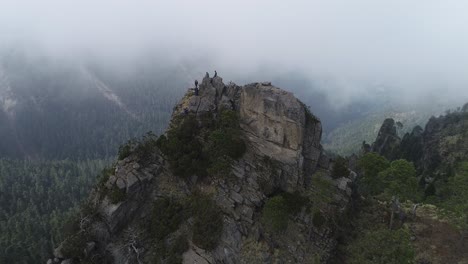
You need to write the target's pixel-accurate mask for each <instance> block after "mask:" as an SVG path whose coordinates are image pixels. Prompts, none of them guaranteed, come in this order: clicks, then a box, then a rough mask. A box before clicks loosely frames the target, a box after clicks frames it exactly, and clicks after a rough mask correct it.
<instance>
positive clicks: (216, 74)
mask: <svg viewBox="0 0 468 264" xmlns="http://www.w3.org/2000/svg"><path fill="white" fill-rule="evenodd" d="M217 76H218V73H217V72H216V70H215V75H214V76H213V78H215V77H217Z"/></svg>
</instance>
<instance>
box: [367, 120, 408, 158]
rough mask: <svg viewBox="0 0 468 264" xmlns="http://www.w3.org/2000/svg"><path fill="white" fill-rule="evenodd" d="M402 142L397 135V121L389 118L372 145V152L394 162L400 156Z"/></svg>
mask: <svg viewBox="0 0 468 264" xmlns="http://www.w3.org/2000/svg"><path fill="white" fill-rule="evenodd" d="M400 142H401V139H400V137H398V134H397V129H396V126H395V120H393V118H387V119H385V121H384V122H383V124H382V126H381V127H380V130H379V134H378V135H377V138H376V139H375V142H374V143H373V144H372V151H373V152H376V153H378V154H380V155H382V156H384V157H386V158H387V159H390V160H393V159H395V158H397V157H398V156H399V147H400Z"/></svg>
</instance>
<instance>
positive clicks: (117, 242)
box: [56, 76, 354, 263]
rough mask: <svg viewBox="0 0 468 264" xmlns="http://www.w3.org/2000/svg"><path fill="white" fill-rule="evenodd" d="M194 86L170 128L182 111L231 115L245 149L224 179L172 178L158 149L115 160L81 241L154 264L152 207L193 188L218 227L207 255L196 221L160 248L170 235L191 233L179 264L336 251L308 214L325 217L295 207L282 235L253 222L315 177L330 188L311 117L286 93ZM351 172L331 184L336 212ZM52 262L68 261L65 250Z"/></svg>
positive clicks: (329, 229)
mask: <svg viewBox="0 0 468 264" xmlns="http://www.w3.org/2000/svg"><path fill="white" fill-rule="evenodd" d="M199 88H200V90H199V95H198V96H196V95H195V93H194V91H193V90H189V91H188V92H187V94H186V95H185V96H184V98H182V100H181V101H180V103H179V104H177V105H176V106H175V108H174V113H173V119H172V122H171V124H170V126H169V127H170V128H175V127H177V120H179V119H180V118H182V119H183V118H184V117H185V116H188V115H193V116H195V117H196V118H197V120H198V121H199V124H200V125H203V119H204V118H207V117H209V118H216V116H217V115H218V114H219V113H220V111H221V110H222V109H230V110H234V111H236V112H237V113H238V115H239V117H240V120H239V126H240V129H241V131H242V136H243V138H244V141H245V143H246V146H247V150H246V152H245V154H244V155H243V156H242V157H241V158H239V159H237V160H233V161H232V163H231V164H230V172H231V175H230V176H229V177H210V178H208V179H207V178H205V179H204V180H197V179H198V178H201V177H198V176H202V175H193V177H191V178H190V179H181V178H178V177H176V176H175V175H174V174H173V172H172V171H171V168H170V166H169V164H168V163H167V162H166V160H165V158H164V155H163V154H162V153H160V151H159V150H158V149H157V148H156V149H154V151H153V152H152V154H151V155H152V156H153V157H152V158H151V162H150V163H148V164H146V165H143V164H144V163H143V162H141V161H140V160H139V159H138V158H137V157H136V156H134V155H130V156H129V157H128V158H126V159H124V160H121V161H118V162H117V164H116V167H115V173H114V174H113V175H111V176H110V177H109V178H108V179H107V180H106V181H105V182H104V184H103V186H102V187H100V188H97V189H96V190H95V191H94V193H93V194H92V195H91V197H90V201H91V204H94V205H95V210H97V213H95V215H98V216H99V217H94V218H93V220H92V221H90V222H89V223H88V224H87V231H86V232H87V233H89V234H90V235H89V236H88V237H87V238H86V240H87V241H86V242H87V243H88V245H90V244H89V243H94V244H92V245H93V248H92V249H89V250H88V251H94V252H95V253H96V255H99V256H103V255H105V256H106V259H108V262H109V263H150V262H152V261H154V257H155V256H158V254H160V252H159V251H158V250H160V249H158V248H157V247H155V245H154V238H153V237H151V235H150V232H148V228H147V225H148V223H151V217H152V213H151V212H152V206H153V203H154V201H156V200H158V199H163V198H168V199H175V200H177V199H180V200H184V199H187V198H188V197H189V196H190V195H191V194H192V193H193V192H194V191H195V190H196V191H197V192H203V193H208V194H210V195H211V197H212V199H213V201H214V202H215V204H216V205H217V206H218V207H219V208H220V210H221V212H222V219H223V221H222V222H223V229H222V233H221V236H220V239H219V242H218V244H217V246H216V247H215V248H214V249H212V250H209V251H207V250H203V249H201V248H199V247H198V246H197V245H195V243H193V241H192V240H191V239H190V233H191V231H190V230H191V228H192V226H193V219H190V218H189V219H187V220H186V221H184V222H183V223H182V224H181V225H180V227H179V228H178V229H177V230H176V231H174V232H173V233H171V234H170V235H169V236H168V238H167V239H166V240H165V242H164V243H166V244H167V245H169V244H171V243H172V242H171V241H172V240H173V239H172V237H175V236H176V235H180V234H182V233H183V234H187V235H188V239H189V248H188V250H185V252H184V253H183V256H182V261H183V263H312V261H316V260H317V259H321V261H322V262H326V261H327V259H328V258H329V256H330V254H331V253H332V251H333V250H334V247H335V246H336V240H335V236H334V232H335V230H334V228H335V227H334V226H333V225H327V224H323V225H320V226H318V225H317V224H315V225H314V221H315V223H316V222H317V219H315V220H314V217H319V216H320V218H324V219H326V218H327V215H322V214H317V213H314V214H313V213H312V212H310V211H309V210H306V208H302V211H301V213H300V214H298V215H294V216H291V217H290V218H289V224H288V227H287V229H286V230H285V231H284V232H283V233H282V234H281V235H279V236H277V235H273V234H269V233H267V232H266V231H265V229H264V227H263V224H262V222H261V220H260V219H261V214H262V213H261V212H262V207H263V206H264V204H265V202H266V200H267V199H268V197H269V196H271V195H275V194H278V193H281V192H288V193H294V194H300V195H303V196H304V197H308V196H307V195H308V194H309V193H313V192H314V188H320V187H319V186H315V185H314V184H313V182H314V181H313V179H314V177H322V178H324V179H325V180H327V181H330V182H333V180H332V179H331V177H330V172H329V170H328V168H329V167H330V159H329V158H328V157H327V156H326V155H325V154H324V153H323V151H322V146H321V145H320V139H321V134H322V128H321V123H320V121H319V120H318V118H316V117H315V116H313V115H312V114H311V113H310V112H309V110H308V108H307V107H305V106H304V104H302V103H301V102H300V101H299V100H298V99H297V98H295V97H294V95H293V94H291V93H289V92H286V91H283V90H281V89H279V88H277V87H274V86H272V85H271V83H268V82H265V83H252V84H248V85H245V86H238V85H236V84H234V83H230V84H228V85H225V84H224V83H223V81H222V78H221V77H219V76H218V77H214V78H209V77H208V76H206V77H205V78H204V79H203V81H202V82H201V84H200V86H199ZM201 140H202V139H201ZM318 172H320V173H318ZM352 175H353V173H351V176H348V175H343V177H340V178H338V179H336V180H335V182H334V184H333V185H332V189H331V192H333V193H331V194H330V195H331V197H334V202H333V203H332V204H330V207H329V208H335V210H333V211H336V212H340V211H342V210H343V209H344V208H345V207H346V206H347V203H348V202H349V199H350V196H351V192H352V190H351V188H350V185H351V183H352V181H353V180H354V178H353V177H352ZM115 191H116V192H122V193H124V194H125V195H123V197H121V200H119V201H115V199H114V200H112V199H110V197H111V194H112V192H115ZM119 197H120V196H119ZM315 202H317V203H318V201H312V203H315ZM317 215H318V216H317ZM65 243H67V241H65ZM88 254H89V253H88ZM56 256H57V257H60V258H66V257H64V254H62V252H57V254H56Z"/></svg>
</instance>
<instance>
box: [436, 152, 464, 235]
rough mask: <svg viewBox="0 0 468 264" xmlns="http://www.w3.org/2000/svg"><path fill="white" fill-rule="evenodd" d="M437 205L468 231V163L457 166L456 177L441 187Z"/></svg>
mask: <svg viewBox="0 0 468 264" xmlns="http://www.w3.org/2000/svg"><path fill="white" fill-rule="evenodd" d="M434 200H435V202H436V204H437V205H438V206H439V207H440V208H442V209H443V210H444V212H443V213H445V214H448V216H449V218H450V220H451V222H452V223H453V224H455V225H456V226H457V227H458V228H459V229H460V230H462V231H465V232H467V231H468V202H467V201H468V161H464V162H460V163H459V164H458V165H457V166H456V170H455V175H454V176H452V177H450V178H449V179H448V181H447V183H445V184H444V185H442V186H440V187H439V191H438V192H437V197H436V199H434Z"/></svg>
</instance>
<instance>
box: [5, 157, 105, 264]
mask: <svg viewBox="0 0 468 264" xmlns="http://www.w3.org/2000/svg"><path fill="white" fill-rule="evenodd" d="M109 163H110V161H108V160H84V161H80V162H75V161H69V160H65V161H18V160H10V159H0V249H1V250H0V263H41V262H45V261H46V260H47V259H46V258H47V257H49V256H50V254H51V250H52V248H53V247H54V246H56V245H57V243H59V242H60V241H61V240H62V239H63V237H62V235H61V234H62V228H63V226H64V223H65V221H66V219H67V217H68V216H70V215H72V214H73V212H74V208H75V207H76V206H77V205H78V204H79V203H80V201H81V200H82V199H83V198H84V197H86V196H87V195H88V194H89V192H90V190H91V189H92V186H93V185H94V184H95V182H96V177H97V175H99V172H100V171H101V170H102V169H103V168H104V167H106V166H108V165H109Z"/></svg>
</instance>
